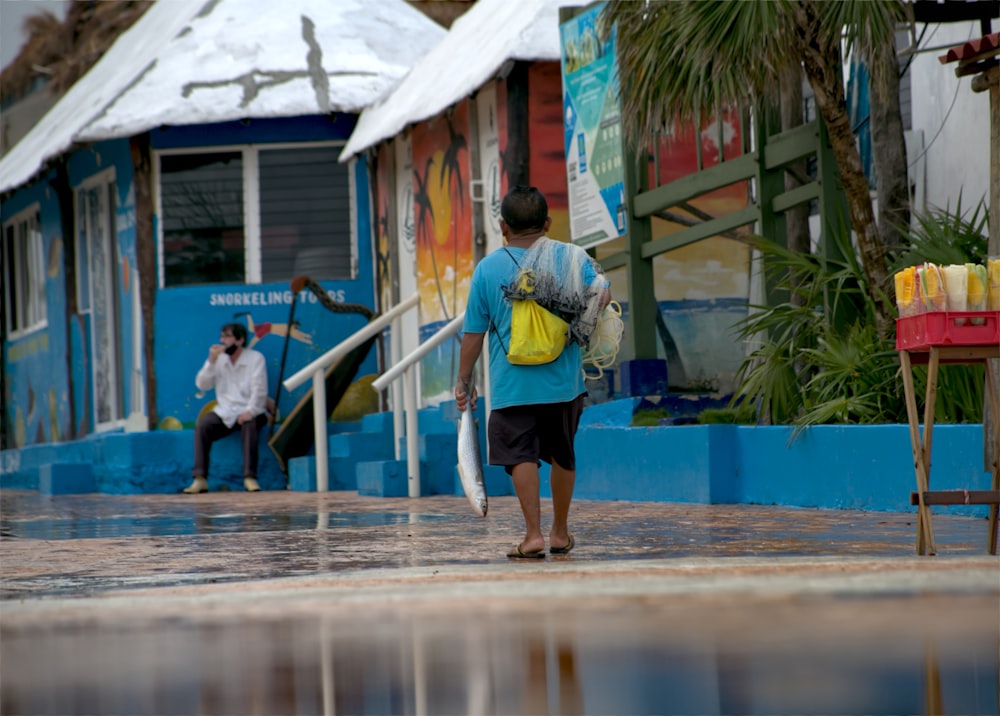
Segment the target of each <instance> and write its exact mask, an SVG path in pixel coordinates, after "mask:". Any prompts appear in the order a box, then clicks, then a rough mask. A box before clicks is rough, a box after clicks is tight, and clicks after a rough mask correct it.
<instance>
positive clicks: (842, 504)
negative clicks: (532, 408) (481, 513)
mask: <svg viewBox="0 0 1000 716" xmlns="http://www.w3.org/2000/svg"><path fill="white" fill-rule="evenodd" d="M641 401H642V399H641V398H626V399H621V400H614V401H610V402H606V403H600V404H597V405H593V406H590V407H588V408H587V409H586V410H585V411H584V414H583V418H582V420H581V424H580V430H579V432H578V434H577V441H576V447H577V473H578V474H577V482H576V496H577V497H579V498H581V499H592V500H631V501H652V502H690V503H701V504H741V503H742V504H764V505H785V506H791V507H818V508H828V509H838V508H840V509H858V510H872V511H896V512H914V513H915V511H916V510H915V508H914V507H912V506H911V505H910V493H911V492H912V491H914V489H915V487H916V481H915V479H914V473H913V463H912V457H911V452H910V436H909V428H908V427H907V426H906V425H870V426H860V425H825V426H818V427H814V428H810V429H808V430H805V431H803V432H802V433H801V434H800V435H799V436H798V438H797V439H796V440H795V441H791V440H790V438H791V433H792V430H791V428H788V427H783V426H779V427H762V426H744V425H671V426H656V427H630V426H629V424H630V422H631V420H632V414H633V412H634V411H635V409H636V408H637V406H639V405H640V404H641ZM425 413H426V414H425ZM456 415H457V413H455V411H454V408H453V404H450V405H449V404H443V405H442V406H441V407H440V408H435V409H424V410H422V411H421V420H420V425H421V437H422V440H421V450H422V451H423V453H426V454H422V456H421V461H422V463H423V462H424V461H427V464H426V466H424V467H422V472H424V470H425V469H426V474H425V475H423V477H424V479H425V480H427V487H428V489H427V490H425V493H426V494H432V493H435V494H442V493H443V494H452V493H455V494H461V493H460V492H459V491H458V490H457V488H456V487H454V483H455V480H454V464H453V462H454V452H453V447H452V445H453V444H454V441H455V437H456V430H455V420H456ZM330 430H331V433H334V434H338V433H341V432H348V433H350V432H352V431H358V432H361V433H367V434H369V435H371V434H372V433H376V434H378V435H379V437H380V438H381V439H382V440H381V442H386V440H387V439H388V440H389V441H390V443H391V438H389V436H390V435H391V431H392V420H391V414H389V413H383V414H379V415H374V416H366V419H365V420H363V421H361V423H360V424H351V425H347V426H345V425H340V424H333V425H331V426H330ZM485 433H486V430H485V425H482V424H481V425H480V440H481V442H482V441H485ZM357 439H358V438H357V436H353V440H354V441H355V442H356V441H357ZM193 440H194V438H193V435H192V431H190V430H179V431H170V430H158V431H153V432H149V433H130V434H126V433H122V432H118V433H105V434H101V435H95V436H90V437H88V438H86V439H83V440H78V441H75V442H70V443H59V444H47V445H37V446H30V447H26V448H22V449H20V450H6V451H3V452H0V488H5V489H29V490H38V489H39V485H40V483H39V476H40V475H41V473H42V468H43V466H46V465H52V464H90V465H91V466H92V472H93V480H94V483H93V484H94V489H96V491H97V492H102V493H106V494H142V493H174V492H177V491H178V490H180V489H181V488H182V487H184V486H186V485H187V484H188V483H189V482H190V479H191V477H190V476H191V463H192V451H193ZM341 442H342V443H343V444H344V445H345V446H349V445H350V444H353V443H352V438H351V436H348V437H346V438H341V437H332V438H331V443H336V445H340V443H341ZM333 447H335V445H331V448H333ZM390 447H391V445H390ZM431 448H433V450H432V449H431ZM338 449H339V448H338ZM385 452H386V455H385V456H382V457H381V459H386V460H388V459H391V458H392V454H391V452H392V451H391V450H390V449H389V447H386V448H385ZM431 453H433V454H431ZM338 454H339V453H338V452H337V451H336V450H333V451H332V452H331V462H332V463H336V464H334V465H333V467H334V468H336V467H337V465H339V463H337V461H338V460H340V461H343V462H344V464H345V465H347V463H348V462H349V463H350V467H351V472H356V469H357V464H358V463H357V460H358V459H359V456H357V455H353V454H352V455H344V456H343V457H333V456H335V455H338ZM371 459H373V458H372V457H371V456H366V457H365V460H371ZM260 460H261V462H260V471H259V478H260V483H261V486H262V487H263V488H264V489H267V490H278V489H283V488H284V487H285V479H284V476H283V475H282V473H281V471H280V469H279V468H278V465H277V462H276V460H275V459H274V456H273V455H272V453H271V451H270V450H269V449H267V448H266V447H264V446H262V448H261V452H260ZM982 463H983V429H982V425H937V426H935V428H934V444H933V454H932V456H931V465H932V470H931V486H932V487H933V489H938V490H944V489H962V488H964V489H969V490H986V489H990V477H989V474H988V473H986V472H985V471H984V470H983V469H982ZM312 471H313V472H314V468H312ZM494 477H496V478H497V479H496V480H495V481H494V484H496V485H503V486H506V487H507V488H508V489H506V490H504V491H503V492H497V493H494V494H511V492H510V490H509V483H510V481H509V479H508V478H507V477H506V475H503V474H499V475H496V476H494ZM548 477H549V471H548V466H547V465H543V467H542V484H541V489H542V495H543V496H545V497H549V496H551V490H550V487H549V484H548ZM50 482H51V480H50ZM209 484H210V487H211V489H213V490H215V489H219V488H220V487H223V486H224V488H228V489H233V490H242V489H243V484H242V475H240V443H239V438H238V436H235V435H234V436H231V437H229V438H226V439H225V440H223V441H222V442H220V443H218V444H216V445H215V446H214V447H213V449H212V469H211V475H210V477H209ZM313 484H315V483H314V482H313ZM432 485H433V486H436V487H434V489H430V488H431V486H432ZM49 489H70V488H69V487H66V488H62V486H61V485H55V486H53V485H50V486H49ZM73 489H80V488H79V487H74V488H73ZM300 489H301V487H300ZM312 489H315V488H314V487H313V488H312ZM350 489H356V483H352V485H351V488H350ZM935 510H936V511H937V512H946V513H948V514H961V515H973V516H977V517H978V516H984V517H985V516H986V514H987V511H988V508H987V507H986V506H985V505H970V506H964V505H963V506H952V507H941V508H935Z"/></svg>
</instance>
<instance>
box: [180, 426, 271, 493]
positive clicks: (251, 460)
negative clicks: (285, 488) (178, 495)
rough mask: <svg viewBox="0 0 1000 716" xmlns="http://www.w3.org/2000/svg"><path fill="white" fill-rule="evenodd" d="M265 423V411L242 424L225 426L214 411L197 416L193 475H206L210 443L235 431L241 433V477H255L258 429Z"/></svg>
mask: <svg viewBox="0 0 1000 716" xmlns="http://www.w3.org/2000/svg"><path fill="white" fill-rule="evenodd" d="M266 424H267V413H261V414H260V415H258V416H257V417H256V418H255V419H254V420H250V421H248V422H246V423H243V425H240V424H239V423H238V422H237V423H233V427H231V428H227V427H226V424H225V423H224V422H222V418H220V417H219V416H218V415H216V414H215V413H214V412H209V413H205V414H204V415H202V416H201V417H200V418H198V424H197V425H196V426H195V429H194V470H193V471H192V472H193V473H194V476H195V477H199V476H201V477H208V452H209V450H211V449H212V443H214V442H215V441H216V440H221V439H222V438H224V437H226V436H227V435H232V434H233V433H235V432H236V431H240V432H242V435H243V477H257V443H258V437H259V435H260V429H261V428H263V427H264V426H265V425H266Z"/></svg>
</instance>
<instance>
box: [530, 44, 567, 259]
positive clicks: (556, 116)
mask: <svg viewBox="0 0 1000 716" xmlns="http://www.w3.org/2000/svg"><path fill="white" fill-rule="evenodd" d="M561 82H562V77H561V73H560V70H559V63H557V62H535V63H534V64H532V65H531V67H530V68H529V69H528V118H529V123H528V146H529V147H530V148H531V164H530V166H529V170H528V176H529V177H530V181H531V185H532V186H535V187H538V189H539V191H541V192H542V193H543V194H544V195H545V200H546V201H547V202H548V203H549V216H550V217H552V226H551V227H550V228H549V233H548V236H549V238H552V239H556V240H557V241H569V240H570V234H569V195H568V190H567V187H566V155H565V153H564V151H563V117H562V85H561Z"/></svg>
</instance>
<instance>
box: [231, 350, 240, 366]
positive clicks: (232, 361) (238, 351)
mask: <svg viewBox="0 0 1000 716" xmlns="http://www.w3.org/2000/svg"><path fill="white" fill-rule="evenodd" d="M242 352H243V349H242V348H237V349H236V352H235V353H233V354H232V355H231V356H229V362H230V363H233V364H235V363H236V361H237V360H238V359H239V357H240V353H242Z"/></svg>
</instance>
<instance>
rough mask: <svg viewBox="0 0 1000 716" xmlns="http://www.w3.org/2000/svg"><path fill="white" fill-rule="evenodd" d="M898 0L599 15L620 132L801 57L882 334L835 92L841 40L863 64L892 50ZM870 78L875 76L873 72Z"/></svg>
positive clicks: (651, 6) (870, 215) (759, 92)
mask: <svg viewBox="0 0 1000 716" xmlns="http://www.w3.org/2000/svg"><path fill="white" fill-rule="evenodd" d="M906 5H907V3H904V2H903V1H902V0H886V1H885V2H867V1H862V0H847V1H845V2H818V1H817V0H774V2H694V3H689V2H654V3H636V2H632V0H610V2H609V3H608V5H607V6H606V8H605V11H604V15H603V16H602V17H603V19H604V20H605V21H607V24H606V26H605V31H607V30H608V29H609V28H610V27H611V26H612V25H614V26H615V28H616V32H617V44H618V61H619V73H620V76H621V95H622V117H623V120H624V125H625V132H626V136H627V137H628V138H629V139H630V140H631V141H632V142H634V143H640V142H643V141H645V140H646V139H647V138H651V137H653V136H655V134H656V132H657V131H659V130H661V129H662V128H663V127H665V126H669V125H670V124H671V123H672V122H673V121H674V119H675V118H679V119H681V120H685V119H697V118H699V117H700V116H701V115H702V114H703V113H704V112H705V110H706V108H712V107H717V106H727V105H737V106H745V105H748V104H755V103H756V102H758V101H759V100H761V99H763V98H773V97H774V96H775V93H776V92H777V90H778V87H779V84H780V83H779V77H780V73H781V72H782V71H783V70H784V69H785V68H788V67H798V66H800V65H801V66H802V68H803V70H804V72H805V75H806V78H807V80H808V81H809V84H810V86H811V87H812V89H813V92H814V93H815V95H816V106H817V108H818V111H819V113H820V115H821V116H822V118H823V121H824V122H825V124H826V127H827V130H828V131H829V135H830V143H831V147H832V149H833V154H834V158H835V159H836V162H837V166H838V168H839V170H840V177H841V181H842V183H843V186H844V190H845V193H846V196H847V203H848V207H849V213H850V221H851V227H852V228H853V229H854V232H855V234H856V235H857V245H858V250H859V254H860V258H861V264H862V267H863V269H864V275H865V279H866V282H867V284H868V286H867V290H868V292H869V294H870V295H871V296H872V298H873V299H874V301H875V305H876V307H877V308H876V329H877V330H878V332H879V334H880V335H881V336H885V335H887V334H888V331H889V327H890V326H891V325H892V319H893V315H894V311H893V306H892V305H891V301H890V299H889V297H888V294H887V290H888V288H889V286H888V283H889V281H888V276H889V269H888V259H887V255H886V249H885V246H884V244H883V243H882V241H881V240H880V238H879V233H878V227H877V224H876V221H875V215H874V211H873V209H872V202H871V197H870V195H869V190H868V180H867V178H866V177H865V174H864V168H863V166H862V163H861V157H860V155H859V153H858V149H857V145H856V144H855V139H854V134H853V132H852V130H851V124H850V118H849V115H848V112H847V103H846V101H845V96H844V83H843V70H842V61H841V60H842V58H841V42H842V41H843V42H844V45H845V48H846V51H847V52H848V53H850V52H851V51H852V50H854V51H856V52H857V53H858V54H859V55H860V56H861V57H862V58H864V60H865V61H866V64H867V65H868V66H869V67H870V68H872V69H873V71H875V70H878V69H879V68H885V67H895V64H894V62H885V61H883V60H884V57H885V55H886V53H892V52H894V45H893V33H894V29H895V24H896V23H897V22H902V21H904V20H905V19H906V16H907V13H908V10H907V8H906ZM873 81H874V82H876V83H878V82H882V81H884V79H883V78H882V77H881V76H876V75H874V73H873Z"/></svg>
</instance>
